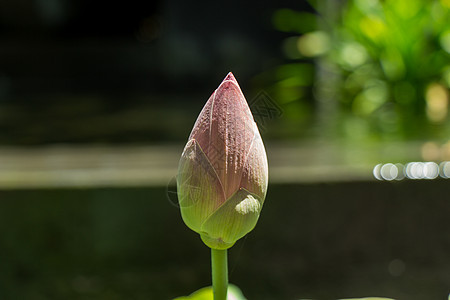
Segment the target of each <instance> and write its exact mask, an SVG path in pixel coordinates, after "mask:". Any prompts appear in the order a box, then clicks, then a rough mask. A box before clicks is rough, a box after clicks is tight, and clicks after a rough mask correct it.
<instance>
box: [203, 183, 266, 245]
mask: <svg viewBox="0 0 450 300" xmlns="http://www.w3.org/2000/svg"><path fill="white" fill-rule="evenodd" d="M261 208H262V201H261V200H260V199H259V197H258V196H256V195H255V194H252V193H250V192H249V191H247V190H245V189H243V188H241V189H239V190H238V191H237V192H236V193H235V194H234V195H233V196H231V198H230V199H228V200H227V201H225V203H224V204H223V205H222V206H221V207H219V208H218V209H217V210H216V211H215V212H214V213H213V214H212V215H211V216H210V217H209V218H208V219H207V220H206V221H205V222H204V223H203V225H202V227H201V232H200V235H201V238H202V240H203V242H204V243H205V244H206V245H207V246H208V247H210V248H212V249H219V250H224V249H228V248H230V247H231V246H233V245H234V243H235V242H236V241H237V240H239V239H240V238H242V237H243V236H245V235H246V234H247V233H249V232H250V231H251V230H252V229H253V228H254V227H255V225H256V223H257V221H258V218H259V214H260V212H261Z"/></svg>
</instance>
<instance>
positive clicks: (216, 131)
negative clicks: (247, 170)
mask: <svg viewBox="0 0 450 300" xmlns="http://www.w3.org/2000/svg"><path fill="white" fill-rule="evenodd" d="M252 124H254V121H253V116H252V114H251V111H250V108H249V107H248V104H247V101H246V100H245V97H244V95H243V94H242V91H241V89H240V87H239V85H238V83H237V81H236V79H235V78H234V76H233V75H232V74H231V73H229V74H228V75H227V77H225V79H224V81H223V82H222V83H221V84H220V86H219V87H218V88H217V90H216V91H215V92H214V93H213V94H212V95H211V97H210V98H209V100H208V102H207V103H206V105H205V107H204V108H203V110H202V112H201V113H200V115H199V117H198V118H197V121H196V123H195V125H194V128H193V130H192V132H191V136H190V139H195V140H197V141H198V143H199V145H200V146H201V148H202V149H203V150H204V152H205V154H206V156H207V157H208V159H209V161H210V162H211V164H212V165H213V167H214V169H215V170H216V172H217V174H218V176H219V179H220V181H221V183H222V186H223V188H224V192H225V197H226V198H228V197H230V196H231V195H233V194H234V193H235V192H236V191H237V190H238V188H239V184H240V181H241V176H242V170H243V166H244V162H245V159H246V157H247V155H248V151H249V149H250V146H251V143H252V140H253V138H254V135H255V132H254V127H253V126H252Z"/></svg>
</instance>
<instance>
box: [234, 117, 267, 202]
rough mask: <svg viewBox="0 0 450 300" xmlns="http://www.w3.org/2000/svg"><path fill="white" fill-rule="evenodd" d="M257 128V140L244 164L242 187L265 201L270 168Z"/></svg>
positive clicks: (255, 139) (254, 141)
mask: <svg viewBox="0 0 450 300" xmlns="http://www.w3.org/2000/svg"><path fill="white" fill-rule="evenodd" d="M254 126H255V132H256V134H255V138H254V140H253V143H252V146H251V149H250V151H249V153H248V156H247V159H246V161H245V164H244V168H243V174H242V178H241V187H243V188H245V189H246V190H248V191H250V192H251V193H254V194H256V195H258V196H259V197H260V198H261V199H263V201H264V199H265V197H266V192H267V184H268V179H269V167H268V164H267V155H266V150H265V148H264V144H263V141H262V139H261V136H260V134H259V131H258V129H257V128H256V124H254Z"/></svg>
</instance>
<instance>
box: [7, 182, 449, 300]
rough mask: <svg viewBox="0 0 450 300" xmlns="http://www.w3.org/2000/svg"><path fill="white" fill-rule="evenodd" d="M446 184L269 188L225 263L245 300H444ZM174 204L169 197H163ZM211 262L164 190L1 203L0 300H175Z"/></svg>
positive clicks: (202, 280) (24, 194)
mask: <svg viewBox="0 0 450 300" xmlns="http://www.w3.org/2000/svg"><path fill="white" fill-rule="evenodd" d="M449 192H450V182H448V181H444V180H435V181H404V182H397V183H386V182H366V183H364V182H363V183H336V184H305V185H271V186H270V187H269V193H268V197H267V200H266V203H265V205H264V209H263V212H262V215H261V218H260V221H259V223H258V225H257V227H256V228H255V230H254V231H253V232H252V233H250V234H249V235H248V237H247V238H244V239H243V240H241V241H239V242H238V243H237V244H236V245H235V246H234V247H233V248H232V249H230V251H229V264H230V266H229V268H230V281H231V282H233V283H234V284H236V285H238V286H240V287H241V289H242V290H243V292H244V294H245V295H246V296H247V297H248V298H249V299H250V300H252V299H260V300H264V299H305V298H307V299H337V298H344V297H363V296H374V295H377V296H384V297H392V298H396V299H412V300H414V299H447V298H446V297H447V296H448V294H449V289H450V219H449V212H450V196H449V194H450V193H449ZM169 198H171V197H169ZM209 268H210V266H209V250H208V248H206V247H205V246H204V245H203V244H202V243H201V241H200V239H199V237H198V236H197V234H195V233H193V232H191V231H190V230H189V229H187V227H185V225H184V224H183V222H182V220H181V217H180V215H179V211H178V209H177V207H176V206H175V205H173V204H172V203H171V201H170V200H169V199H168V197H167V195H166V188H164V187H161V188H139V189H137V188H135V189H73V190H72V189H59V190H57V189H56V190H35V191H33V190H18V191H0V299H172V298H174V297H176V296H180V295H185V294H189V293H191V292H193V291H194V290H196V289H198V288H200V287H203V286H206V285H209V284H210V275H209V271H210V269H209Z"/></svg>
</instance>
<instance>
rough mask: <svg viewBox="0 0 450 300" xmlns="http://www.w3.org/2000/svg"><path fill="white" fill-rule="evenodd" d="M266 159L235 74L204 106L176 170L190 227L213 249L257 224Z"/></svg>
mask: <svg viewBox="0 0 450 300" xmlns="http://www.w3.org/2000/svg"><path fill="white" fill-rule="evenodd" d="M267 181H268V166H267V156H266V152H265V149H264V145H263V142H262V140H261V136H260V134H259V131H258V128H257V126H256V123H255V121H254V120H253V116H252V113H251V111H250V108H249V107H248V105H247V101H246V100H245V97H244V95H243V94H242V91H241V89H240V87H239V85H238V83H237V81H236V79H235V78H234V76H233V74H232V73H229V74H228V75H227V76H226V77H225V79H224V80H223V82H222V83H221V84H220V86H219V87H218V88H217V89H216V90H215V91H214V93H213V94H212V95H211V97H210V98H209V100H208V102H206V104H205V106H204V107H203V110H202V111H201V112H200V115H199V116H198V118H197V121H196V122H195V125H194V128H193V129H192V132H191V135H190V136H189V141H188V143H187V144H186V146H185V148H184V150H183V154H182V155H181V159H180V163H179V166H178V176H177V190H178V199H179V204H180V208H181V215H182V217H183V220H184V222H185V223H186V225H187V226H188V227H189V228H190V229H192V230H194V231H195V232H197V233H199V234H200V236H201V238H202V240H203V242H204V243H205V244H206V245H207V246H208V247H210V248H213V249H227V248H230V247H231V246H233V244H234V243H235V242H236V241H237V240H238V239H240V238H242V237H243V236H245V235H246V234H247V233H249V232H250V231H251V230H252V229H253V228H254V227H255V225H256V222H257V221H258V218H259V214H260V212H261V208H262V206H263V203H264V199H265V197H266V191H267Z"/></svg>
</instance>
